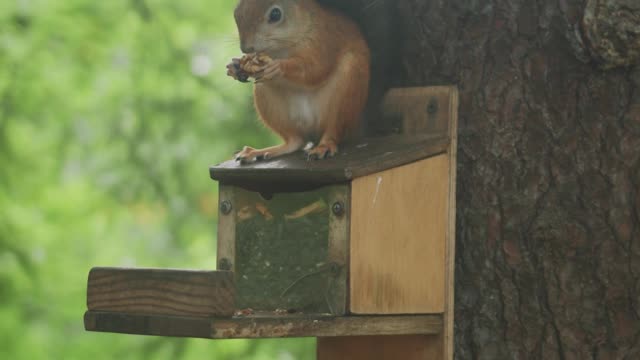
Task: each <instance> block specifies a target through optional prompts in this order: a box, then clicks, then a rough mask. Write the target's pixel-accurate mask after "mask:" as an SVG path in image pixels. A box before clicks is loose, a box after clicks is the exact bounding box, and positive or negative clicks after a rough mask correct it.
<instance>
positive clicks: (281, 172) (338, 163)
mask: <svg viewBox="0 0 640 360" xmlns="http://www.w3.org/2000/svg"><path fill="white" fill-rule="evenodd" d="M448 145H449V140H448V138H447V137H446V136H433V135H421V136H409V135H403V136H399V135H398V136H388V137H384V138H367V139H363V140H360V141H359V142H356V143H353V144H347V145H345V146H344V147H343V148H342V149H341V151H340V152H339V153H338V155H336V157H334V158H332V159H327V160H323V161H307V160H306V157H305V155H304V154H303V153H302V152H298V153H294V154H291V155H288V156H284V157H281V158H276V159H274V160H271V161H264V162H258V163H256V164H250V165H240V164H239V163H237V162H235V161H227V162H225V163H222V164H220V165H217V166H213V167H211V168H210V175H211V178H212V179H214V180H218V181H221V182H222V183H225V184H232V185H239V186H242V187H245V188H248V189H258V190H261V191H262V189H261V188H262V187H264V186H266V185H268V187H269V188H270V189H271V191H272V192H275V191H292V190H306V189H307V188H312V187H317V186H320V185H327V184H336V183H343V182H347V181H350V180H352V179H355V178H358V177H362V176H366V175H369V174H373V173H377V172H380V171H383V170H387V169H391V168H394V167H396V166H400V165H404V164H409V163H412V162H414V161H417V160H421V159H424V158H427V157H430V156H434V155H437V154H441V153H443V152H444V151H445V150H446V149H447V147H448Z"/></svg>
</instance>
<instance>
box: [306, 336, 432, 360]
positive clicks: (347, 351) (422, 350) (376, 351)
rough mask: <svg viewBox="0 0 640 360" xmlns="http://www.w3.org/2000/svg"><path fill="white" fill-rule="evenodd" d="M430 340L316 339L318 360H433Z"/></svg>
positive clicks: (427, 338)
mask: <svg viewBox="0 0 640 360" xmlns="http://www.w3.org/2000/svg"><path fill="white" fill-rule="evenodd" d="M432 337H433V336H428V335H427V336H425V335H409V336H358V337H323V338H319V339H318V351H317V359H318V360H396V359H397V360H400V359H401V360H437V359H439V358H434V357H431V355H432V352H431V350H430V345H431V341H430V338H432Z"/></svg>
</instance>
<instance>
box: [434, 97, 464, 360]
mask: <svg viewBox="0 0 640 360" xmlns="http://www.w3.org/2000/svg"><path fill="white" fill-rule="evenodd" d="M446 89H447V90H448V91H447V96H448V101H447V104H448V105H449V108H448V109H447V110H448V111H447V112H448V114H449V116H448V117H449V139H450V140H451V142H450V144H449V150H448V151H447V155H448V160H449V193H448V199H447V201H448V202H449V209H448V211H449V214H448V219H447V235H446V239H447V240H446V242H447V245H446V246H447V247H446V263H445V308H444V331H443V333H442V334H441V335H440V336H438V339H442V342H441V344H442V346H441V347H440V348H441V349H442V358H443V359H453V354H454V331H453V330H454V321H453V320H454V313H455V293H454V289H455V267H456V209H457V207H456V186H457V185H456V184H457V169H458V167H457V163H458V162H457V161H458V106H459V105H458V89H457V88H456V87H447V88H446ZM431 348H432V349H433V347H431ZM436 351H439V350H436ZM432 358H433V359H436V358H435V356H432Z"/></svg>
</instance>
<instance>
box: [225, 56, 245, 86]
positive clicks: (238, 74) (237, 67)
mask: <svg viewBox="0 0 640 360" xmlns="http://www.w3.org/2000/svg"><path fill="white" fill-rule="evenodd" d="M227 76H231V77H232V78H234V79H235V80H238V81H240V82H244V83H246V82H248V81H249V73H247V72H246V71H244V70H243V69H242V66H241V59H232V60H231V62H230V63H229V64H227Z"/></svg>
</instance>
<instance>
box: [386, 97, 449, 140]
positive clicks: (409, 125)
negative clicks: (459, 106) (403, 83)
mask: <svg viewBox="0 0 640 360" xmlns="http://www.w3.org/2000/svg"><path fill="white" fill-rule="evenodd" d="M452 89H454V88H453V87H451V86H430V87H407V88H395V89H391V90H389V91H388V92H387V94H386V95H385V98H384V102H383V106H382V109H383V113H384V115H385V117H387V118H393V117H400V118H401V124H402V129H401V131H402V133H404V134H418V133H423V134H429V135H431V136H443V137H448V136H449V133H450V129H451V128H452V126H453V124H452V123H451V119H450V116H451V115H452V114H451V112H450V111H449V109H450V106H451V105H452V102H451V101H452V97H451V91H452Z"/></svg>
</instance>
